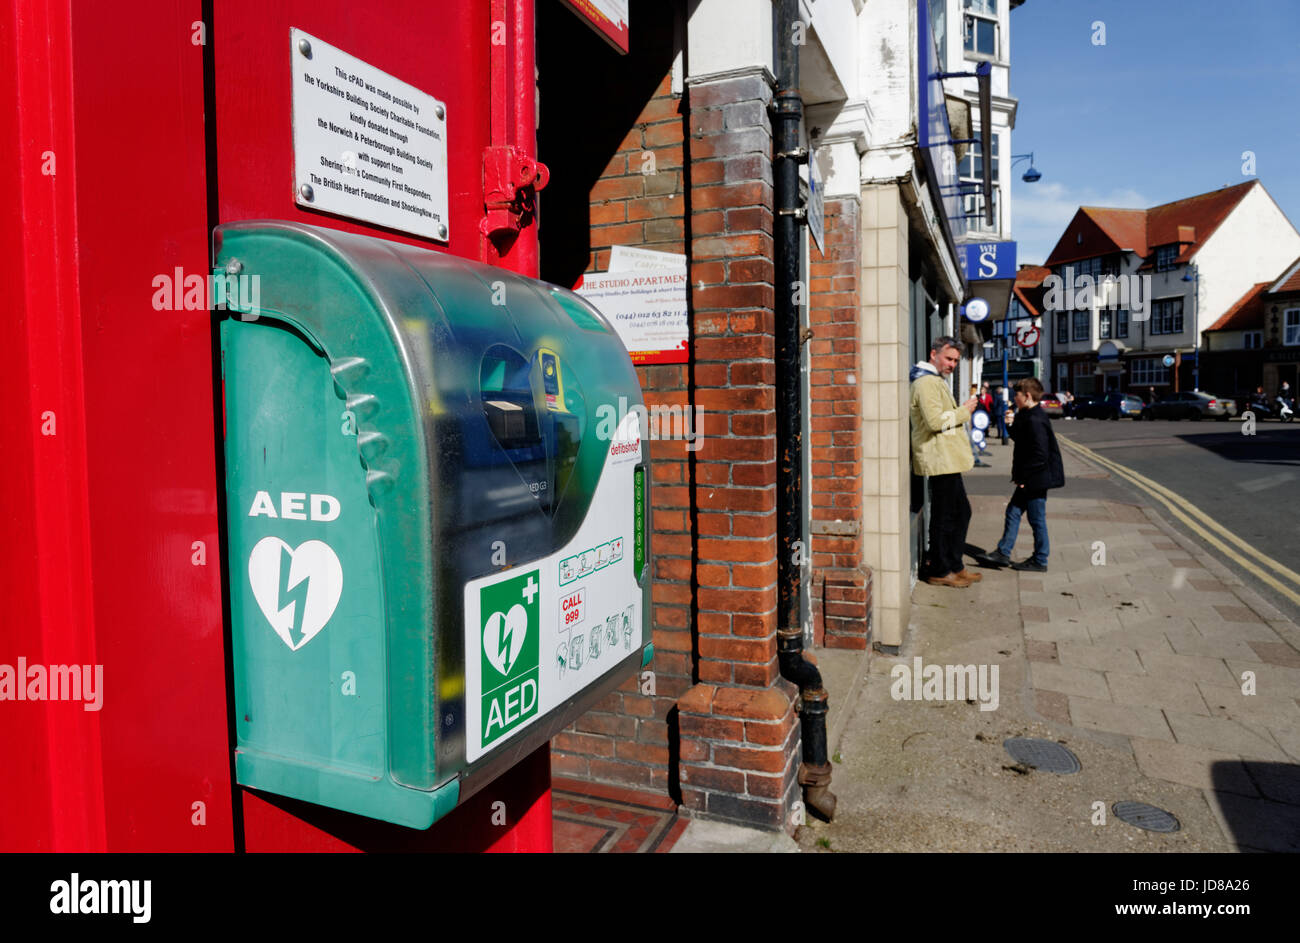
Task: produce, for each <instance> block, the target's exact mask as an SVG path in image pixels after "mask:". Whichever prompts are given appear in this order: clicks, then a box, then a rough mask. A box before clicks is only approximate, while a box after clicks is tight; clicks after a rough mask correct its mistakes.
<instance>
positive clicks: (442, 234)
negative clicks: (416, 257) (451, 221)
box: [438, 223, 447, 240]
mask: <svg viewBox="0 0 1300 943" xmlns="http://www.w3.org/2000/svg"><path fill="white" fill-rule="evenodd" d="M438 238H439V239H444V240H445V239H446V238H447V225H446V224H445V223H439V224H438Z"/></svg>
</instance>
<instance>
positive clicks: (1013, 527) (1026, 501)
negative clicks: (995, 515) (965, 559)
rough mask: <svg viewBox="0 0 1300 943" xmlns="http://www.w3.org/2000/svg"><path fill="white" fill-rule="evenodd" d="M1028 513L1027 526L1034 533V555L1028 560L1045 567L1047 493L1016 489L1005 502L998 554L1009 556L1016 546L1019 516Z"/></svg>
mask: <svg viewBox="0 0 1300 943" xmlns="http://www.w3.org/2000/svg"><path fill="white" fill-rule="evenodd" d="M1026 511H1027V512H1028V513H1029V526H1030V528H1032V529H1033V532H1034V555H1033V557H1031V558H1030V559H1031V560H1033V562H1034V563H1036V564H1038V565H1039V566H1047V554H1048V553H1049V552H1050V551H1051V545H1050V544H1049V543H1048V541H1047V492H1046V491H1032V490H1030V489H1029V488H1017V489H1016V493H1015V494H1013V495H1012V496H1011V500H1010V501H1008V502H1007V513H1006V518H1005V519H1004V521H1005V522H1004V524H1003V527H1002V539H1001V540H999V541H998V552H999V553H1001V554H1002V555H1003V556H1006V557H1009V556H1011V548H1012V547H1014V546H1015V545H1016V534H1018V533H1019V532H1020V516H1021V514H1023V513H1025V512H1026Z"/></svg>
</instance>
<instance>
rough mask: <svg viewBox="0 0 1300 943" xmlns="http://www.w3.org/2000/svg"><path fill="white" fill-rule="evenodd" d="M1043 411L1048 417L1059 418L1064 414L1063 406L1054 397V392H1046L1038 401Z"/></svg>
mask: <svg viewBox="0 0 1300 943" xmlns="http://www.w3.org/2000/svg"><path fill="white" fill-rule="evenodd" d="M1038 405H1039V406H1041V407H1042V409H1043V412H1045V413H1047V416H1048V418H1049V419H1060V418H1061V417H1062V416H1064V415H1065V408H1064V407H1063V406H1061V401H1060V400H1059V399H1057V398H1056V394H1055V393H1048V394H1047V395H1045V396H1044V397H1043V398H1042V399H1041V400H1040V401H1039V403H1038Z"/></svg>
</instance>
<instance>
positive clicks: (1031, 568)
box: [1011, 557, 1047, 573]
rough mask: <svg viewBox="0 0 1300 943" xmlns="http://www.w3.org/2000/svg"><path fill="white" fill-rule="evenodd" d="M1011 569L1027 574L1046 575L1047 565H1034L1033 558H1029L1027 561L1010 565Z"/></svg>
mask: <svg viewBox="0 0 1300 943" xmlns="http://www.w3.org/2000/svg"><path fill="white" fill-rule="evenodd" d="M1011 569H1013V570H1021V571H1023V572H1028V573H1046V572H1047V564H1045V563H1035V562H1034V558H1033V557H1030V558H1029V559H1027V560H1021V561H1020V562H1019V563H1013V564H1011Z"/></svg>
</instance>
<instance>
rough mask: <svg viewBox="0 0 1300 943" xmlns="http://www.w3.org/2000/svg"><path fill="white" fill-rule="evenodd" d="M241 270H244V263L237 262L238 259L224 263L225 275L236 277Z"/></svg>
mask: <svg viewBox="0 0 1300 943" xmlns="http://www.w3.org/2000/svg"><path fill="white" fill-rule="evenodd" d="M243 270H244V263H243V262H241V261H239V260H238V259H231V260H230V261H229V262H227V263H226V274H227V275H238V274H239V273H240V272H242V271H243Z"/></svg>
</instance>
